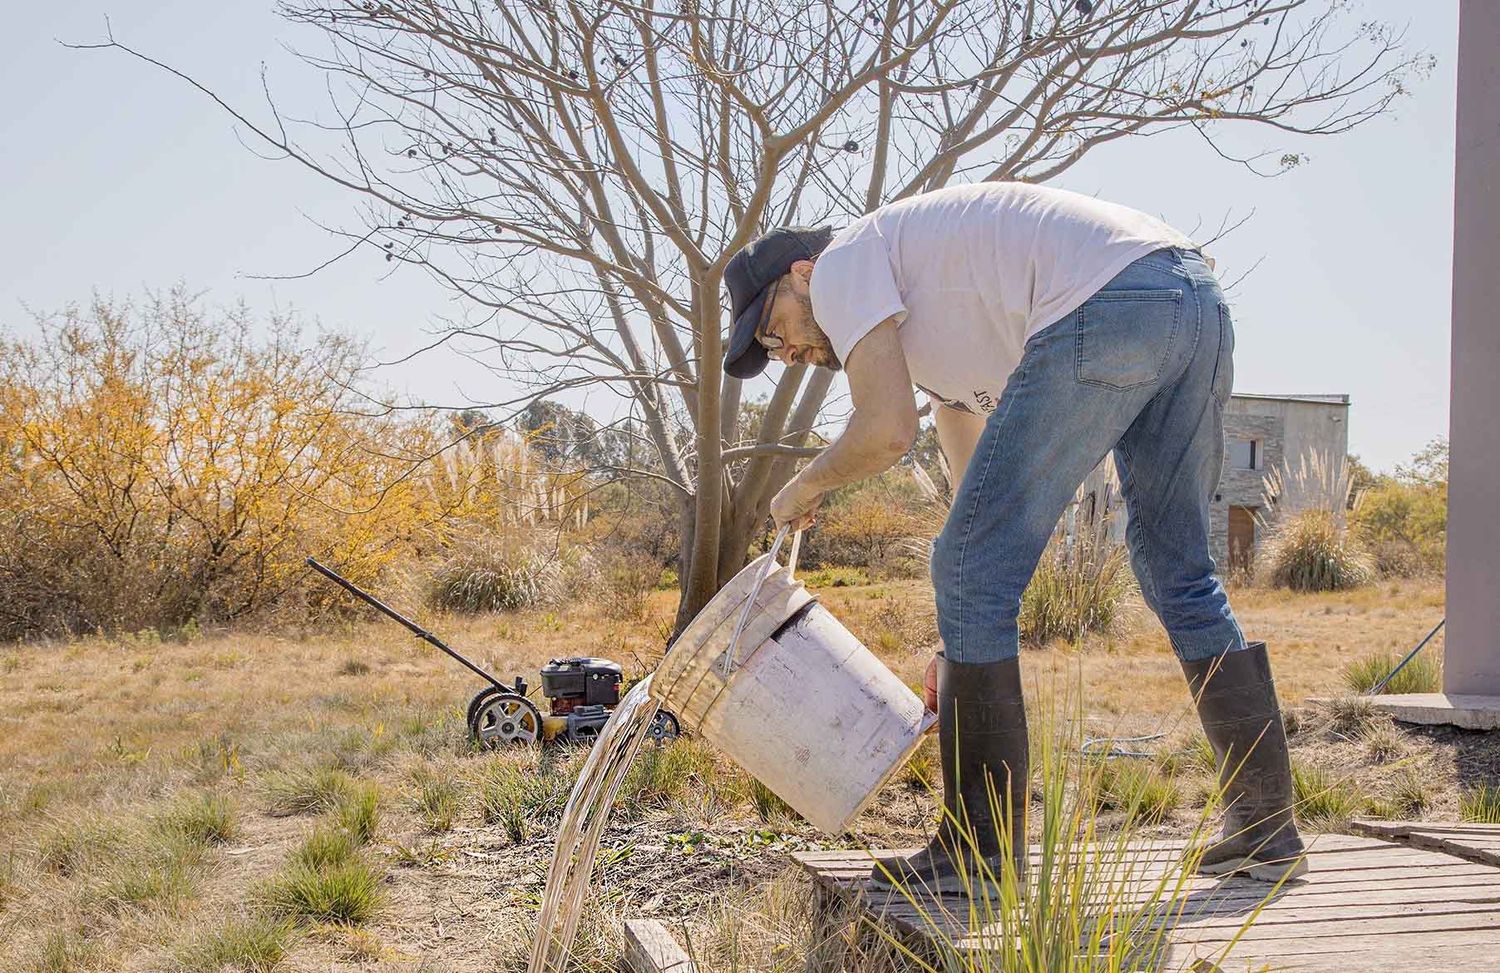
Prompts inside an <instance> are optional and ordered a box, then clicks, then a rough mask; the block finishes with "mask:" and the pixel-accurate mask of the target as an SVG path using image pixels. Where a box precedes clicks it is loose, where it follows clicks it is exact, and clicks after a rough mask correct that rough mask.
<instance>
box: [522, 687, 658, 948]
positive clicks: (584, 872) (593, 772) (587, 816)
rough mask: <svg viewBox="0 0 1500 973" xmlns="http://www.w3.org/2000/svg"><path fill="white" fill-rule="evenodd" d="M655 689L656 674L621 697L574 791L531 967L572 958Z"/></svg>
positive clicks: (643, 735) (560, 834) (554, 860)
mask: <svg viewBox="0 0 1500 973" xmlns="http://www.w3.org/2000/svg"><path fill="white" fill-rule="evenodd" d="M650 690H651V677H650V676H647V677H646V678H645V679H642V680H641V681H640V682H638V683H636V685H635V688H633V689H631V690H630V692H628V693H626V694H625V698H624V699H622V700H620V705H619V706H617V707H615V710H614V712H613V713H612V714H610V717H609V722H608V723H605V724H604V727H603V728H602V729H601V730H600V731H599V736H598V738H597V739H596V740H595V741H594V746H593V749H592V750H590V751H589V757H588V760H587V761H586V762H585V763H584V765H583V771H582V772H581V773H580V774H579V775H578V782H577V783H575V784H574V785H573V792H572V793H571V794H570V795H568V804H567V807H566V808H565V809H564V810H563V816H562V825H561V826H560V827H559V828H558V832H557V848H556V850H555V851H554V853H553V855H552V865H551V867H549V868H548V869H547V891H546V894H545V895H544V896H543V897H542V909H541V912H540V913H538V915H537V924H536V939H535V940H533V941H532V945H531V963H530V965H529V966H527V973H562V970H563V967H564V965H565V964H566V963H567V961H568V955H569V953H570V952H571V951H572V948H573V938H574V936H575V935H576V934H577V932H578V917H579V915H580V914H581V913H582V911H583V899H584V896H585V895H587V894H588V890H589V879H590V878H591V876H592V875H593V871H594V855H595V853H597V852H598V850H599V839H600V838H601V837H602V836H603V834H604V826H605V825H606V824H608V823H609V811H610V808H612V807H613V806H614V803H615V798H616V797H617V796H618V795H619V793H620V785H621V784H622V783H623V782H624V780H625V774H626V772H627V771H628V770H630V765H631V763H632V762H633V761H634V760H635V755H636V754H637V753H638V752H639V751H640V749H641V744H642V743H643V742H644V741H645V739H646V736H647V733H648V731H649V730H650V729H651V720H652V718H653V717H655V716H656V710H657V708H658V704H657V702H656V700H654V699H652V698H651V696H650Z"/></svg>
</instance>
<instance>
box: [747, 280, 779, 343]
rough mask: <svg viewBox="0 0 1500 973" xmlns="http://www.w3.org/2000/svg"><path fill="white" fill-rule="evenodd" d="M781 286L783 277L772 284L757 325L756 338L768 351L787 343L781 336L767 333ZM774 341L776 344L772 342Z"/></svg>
mask: <svg viewBox="0 0 1500 973" xmlns="http://www.w3.org/2000/svg"><path fill="white" fill-rule="evenodd" d="M780 287H781V278H780V277H778V278H776V283H774V284H772V285H771V294H770V296H769V297H767V298H766V303H765V306H764V307H762V308H761V309H760V323H758V324H757V325H756V326H755V340H756V341H759V342H760V346H761V347H762V348H764V349H765V350H766V351H775V350H777V349H778V348H780V347H781V346H782V345H784V344H786V342H785V341H782V340H781V338H780V336H778V335H774V334H766V325H767V324H770V323H771V308H772V307H774V306H775V305H776V291H777V289H779V288H780ZM772 342H774V344H773V343H772Z"/></svg>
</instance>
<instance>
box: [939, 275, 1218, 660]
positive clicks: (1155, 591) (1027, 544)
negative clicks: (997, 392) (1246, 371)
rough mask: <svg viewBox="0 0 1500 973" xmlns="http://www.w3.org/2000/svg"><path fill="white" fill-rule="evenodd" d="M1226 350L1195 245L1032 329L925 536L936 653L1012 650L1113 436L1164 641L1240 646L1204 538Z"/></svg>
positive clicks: (1197, 652)
mask: <svg viewBox="0 0 1500 973" xmlns="http://www.w3.org/2000/svg"><path fill="white" fill-rule="evenodd" d="M1233 353H1234V331H1233V328H1232V325H1231V323H1230V318H1229V308H1228V307H1227V306H1226V304H1225V301H1224V293H1223V291H1221V290H1220V289H1219V283H1218V280H1217V279H1216V278H1215V277H1214V275H1213V271H1212V270H1210V269H1209V266H1208V264H1207V263H1205V262H1204V260H1203V258H1202V256H1200V255H1199V254H1198V253H1197V252H1196V251H1192V250H1178V249H1176V248H1169V249H1164V250H1157V251H1156V252H1154V253H1150V254H1147V255H1146V256H1144V257H1142V258H1140V259H1139V260H1137V261H1135V262H1134V263H1132V264H1131V265H1130V266H1128V267H1126V268H1125V269H1124V270H1123V271H1121V272H1120V273H1119V274H1118V275H1117V276H1116V277H1115V278H1114V279H1113V280H1111V281H1110V282H1109V283H1108V284H1105V285H1104V287H1103V288H1101V289H1100V290H1099V291H1098V293H1096V294H1095V295H1094V296H1093V297H1091V298H1089V299H1088V300H1087V301H1086V302H1084V304H1083V306H1082V307H1080V308H1078V310H1076V311H1074V312H1073V313H1071V314H1069V315H1068V316H1067V317H1065V318H1063V319H1062V320H1060V321H1057V322H1055V323H1054V324H1051V325H1049V326H1048V327H1046V328H1044V329H1043V330H1042V331H1039V332H1038V333H1037V334H1035V335H1033V336H1032V338H1031V340H1029V341H1028V342H1027V343H1026V348H1025V350H1024V353H1023V354H1022V357H1021V361H1020V364H1018V365H1017V366H1016V369H1015V371H1014V372H1012V373H1011V375H1010V378H1009V379H1008V380H1007V382H1006V385H1005V391H1004V393H1003V394H1002V395H1001V397H1000V403H999V405H998V407H997V408H996V409H995V411H994V413H992V414H991V415H990V417H989V420H988V421H987V422H986V424H985V427H984V432H983V434H982V435H981V436H980V439H979V443H978V445H977V446H976V448H975V450H974V455H973V458H972V459H971V460H970V461H969V466H968V469H967V470H966V471H965V473H964V478H963V482H962V483H961V484H959V488H958V492H957V494H956V495H955V497H954V500H953V509H952V512H951V513H950V514H949V516H948V521H947V524H946V525H945V526H944V527H943V531H942V533H941V534H940V535H939V536H938V538H937V541H936V542H935V543H934V544H933V554H932V580H933V586H934V588H935V589H936V593H937V614H938V630H939V633H940V634H941V635H942V639H943V648H944V651H945V654H946V656H947V658H949V659H951V660H954V661H957V662H968V663H977V662H996V661H999V660H1001V659H1010V658H1014V657H1015V656H1016V655H1017V654H1018V652H1019V649H1020V645H1019V640H1018V634H1017V627H1016V619H1017V616H1018V614H1019V613H1020V608H1021V592H1022V591H1023V590H1024V589H1025V587H1026V583H1027V582H1028V581H1029V580H1030V579H1031V575H1032V573H1033V572H1034V571H1035V570H1036V565H1037V562H1038V560H1040V558H1041V555H1042V551H1043V550H1044V549H1045V547H1046V545H1047V540H1048V538H1049V537H1050V536H1051V534H1052V530H1053V528H1054V527H1055V526H1056V525H1057V522H1058V518H1059V517H1060V516H1061V515H1062V513H1063V510H1064V509H1065V508H1066V506H1067V504H1068V503H1069V502H1070V501H1071V500H1072V498H1073V494H1074V491H1075V490H1077V488H1078V485H1079V484H1080V483H1081V482H1082V481H1083V479H1084V477H1086V476H1087V475H1088V474H1089V472H1090V471H1092V470H1093V469H1094V467H1095V466H1097V465H1098V463H1099V462H1100V461H1101V460H1102V459H1103V458H1104V456H1105V455H1106V454H1107V453H1108V452H1109V451H1110V450H1114V455H1115V464H1116V466H1117V468H1118V469H1119V473H1120V489H1121V492H1122V493H1123V495H1124V497H1125V503H1126V507H1127V510H1128V511H1129V515H1130V516H1129V526H1128V527H1127V529H1126V540H1127V542H1128V544H1129V547H1130V563H1131V566H1132V567H1133V568H1134V569H1135V575H1136V578H1137V579H1139V581H1140V586H1141V594H1142V596H1143V597H1144V598H1145V600H1146V604H1147V605H1148V606H1150V608H1151V610H1152V611H1153V612H1155V613H1156V616H1157V617H1158V618H1160V619H1161V623H1162V625H1163V626H1165V628H1166V630H1167V634H1168V636H1169V637H1170V638H1171V640H1172V648H1173V650H1174V651H1175V652H1176V653H1177V655H1178V656H1179V657H1180V658H1182V659H1184V660H1199V659H1205V658H1208V657H1210V656H1214V655H1218V654H1220V653H1223V652H1228V651H1235V650H1239V649H1243V648H1244V647H1245V636H1244V633H1243V632H1241V631H1240V627H1239V624H1238V623H1237V622H1236V621H1235V619H1234V614H1233V612H1231V611H1230V609H1229V600H1228V599H1227V598H1226V597H1225V594H1224V588H1223V586H1222V585H1221V584H1220V583H1219V580H1218V578H1216V577H1215V576H1214V561H1213V557H1212V556H1211V555H1210V554H1209V539H1208V538H1209V503H1210V501H1211V500H1212V498H1213V492H1214V489H1215V487H1216V486H1217V485H1218V482H1219V473H1220V469H1221V467H1222V466H1223V462H1224V420H1223V412H1224V406H1225V404H1226V403H1227V402H1228V401H1229V393H1230V389H1231V388H1232V386H1233V384H1234V365H1233Z"/></svg>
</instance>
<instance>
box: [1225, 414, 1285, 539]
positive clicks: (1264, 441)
mask: <svg viewBox="0 0 1500 973" xmlns="http://www.w3.org/2000/svg"><path fill="white" fill-rule="evenodd" d="M1236 439H1256V440H1259V441H1260V451H1259V455H1258V456H1257V457H1256V462H1257V463H1258V464H1259V468H1258V469H1254V470H1236V469H1230V466H1229V449H1228V445H1229V443H1230V442H1232V441H1233V440H1236ZM1224 444H1225V449H1224V469H1223V472H1222V473H1221V474H1220V475H1219V487H1218V489H1217V490H1216V491H1214V498H1213V503H1212V504H1210V506H1209V550H1211V551H1212V552H1213V556H1214V561H1215V562H1216V563H1217V564H1218V565H1219V566H1220V567H1221V568H1223V566H1225V565H1227V564H1228V563H1229V508H1230V507H1231V506H1234V507H1260V506H1262V505H1263V504H1264V502H1265V501H1264V496H1265V482H1266V474H1267V473H1269V472H1270V471H1271V470H1273V469H1276V468H1277V467H1278V466H1280V465H1281V462H1282V459H1283V458H1284V457H1285V455H1286V438H1285V423H1284V422H1283V421H1282V419H1281V418H1280V417H1279V416H1274V415H1251V414H1246V413H1238V412H1227V413H1225V415H1224ZM1259 535H1260V529H1259V525H1257V527H1256V538H1255V540H1256V544H1257V545H1259V543H1260V536H1259Z"/></svg>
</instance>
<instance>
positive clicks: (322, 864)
mask: <svg viewBox="0 0 1500 973" xmlns="http://www.w3.org/2000/svg"><path fill="white" fill-rule="evenodd" d="M359 848H360V843H359V841H358V840H357V839H356V838H355V837H354V835H352V834H350V833H349V832H348V831H345V830H344V829H343V828H337V827H330V826H328V825H326V824H324V825H320V826H318V827H317V828H315V829H313V832H312V833H311V834H309V835H308V836H307V837H306V838H304V839H302V844H300V845H298V846H297V849H296V850H295V851H293V852H292V855H291V858H290V861H291V862H292V864H294V865H302V866H304V867H306V868H310V869H312V870H313V871H315V872H320V871H324V870H326V869H330V868H335V867H337V866H339V865H344V864H347V863H348V862H350V861H352V860H353V859H354V858H355V857H356V856H357V855H358V854H359Z"/></svg>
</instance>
